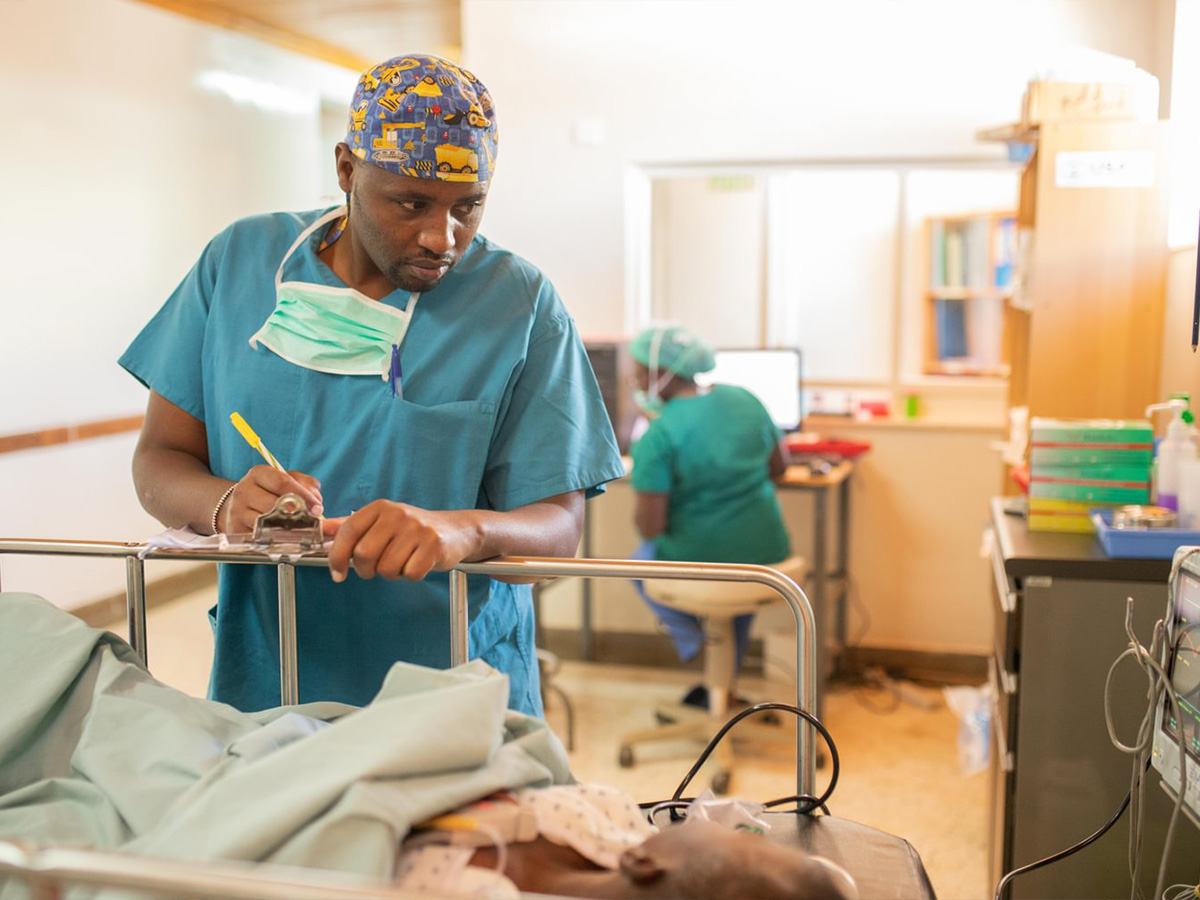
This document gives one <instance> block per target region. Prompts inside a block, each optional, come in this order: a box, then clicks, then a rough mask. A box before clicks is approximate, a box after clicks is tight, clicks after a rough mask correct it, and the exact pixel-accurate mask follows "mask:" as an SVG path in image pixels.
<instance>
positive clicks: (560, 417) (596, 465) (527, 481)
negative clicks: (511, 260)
mask: <svg viewBox="0 0 1200 900" xmlns="http://www.w3.org/2000/svg"><path fill="white" fill-rule="evenodd" d="M538 302H539V304H540V305H543V306H544V307H548V308H549V309H550V310H551V311H550V313H549V314H548V315H547V316H546V317H545V318H544V319H542V320H541V322H540V323H539V324H540V326H541V327H536V326H535V328H534V329H533V331H532V332H531V336H530V340H529V347H528V350H527V355H526V358H525V361H524V365H523V366H522V367H521V369H520V371H519V373H518V374H517V375H516V377H515V380H514V382H513V384H512V386H511V388H510V390H509V391H508V392H507V398H506V402H505V403H504V404H503V405H502V407H501V409H500V412H499V415H498V416H497V424H496V429H495V432H494V434H493V438H492V443H491V447H490V449H489V451H488V460H487V465H486V467H485V469H484V475H483V489H484V493H485V495H486V496H487V499H488V503H489V505H490V506H491V508H492V509H496V510H500V511H502V512H503V511H507V510H512V509H516V508H517V507H519V506H525V505H527V504H529V503H534V502H536V501H538V500H544V499H546V498H547V497H553V496H555V495H556V494H563V493H567V492H569V491H579V490H584V491H587V495H588V496H589V497H590V496H594V495H595V494H597V493H599V492H600V490H601V486H602V485H603V484H604V483H605V482H607V481H613V480H614V479H617V478H620V477H622V476H623V475H624V468H623V467H622V465H621V455H620V453H619V451H618V450H617V441H616V437H615V436H614V435H613V430H612V423H611V422H610V421H609V418H608V411H607V410H606V409H605V408H604V401H603V399H602V398H601V396H600V389H599V387H597V385H596V377H595V375H593V374H592V367H591V364H590V363H589V362H588V358H587V353H586V352H585V351H584V349H583V342H582V341H581V340H580V339H579V335H578V333H577V332H576V330H575V323H574V322H573V321H571V317H570V316H569V315H567V313H566V311H565V310H564V309H562V306H561V303H560V301H559V300H558V297H557V295H556V294H554V292H553V288H551V287H549V286H547V287H545V288H543V296H540V297H539V298H538Z"/></svg>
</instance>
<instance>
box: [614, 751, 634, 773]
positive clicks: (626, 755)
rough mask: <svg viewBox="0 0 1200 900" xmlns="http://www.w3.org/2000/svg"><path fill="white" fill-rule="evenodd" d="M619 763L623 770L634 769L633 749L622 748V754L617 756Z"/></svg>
mask: <svg viewBox="0 0 1200 900" xmlns="http://www.w3.org/2000/svg"><path fill="white" fill-rule="evenodd" d="M617 763H618V765H620V767H621V768H622V769H632V768H633V748H632V747H622V748H621V752H620V753H618V754H617Z"/></svg>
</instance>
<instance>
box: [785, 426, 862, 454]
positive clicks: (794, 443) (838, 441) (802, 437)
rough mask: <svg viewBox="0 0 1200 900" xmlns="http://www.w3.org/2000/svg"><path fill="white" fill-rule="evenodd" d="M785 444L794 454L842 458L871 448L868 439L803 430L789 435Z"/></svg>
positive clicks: (789, 451)
mask: <svg viewBox="0 0 1200 900" xmlns="http://www.w3.org/2000/svg"><path fill="white" fill-rule="evenodd" d="M783 444H784V446H785V447H787V449H788V453H790V454H792V455H793V456H805V455H809V456H826V457H828V456H838V457H841V458H842V459H854V458H855V457H856V456H860V455H862V454H863V453H866V452H867V451H868V450H870V449H871V445H870V444H869V443H868V442H866V441H851V440H846V439H844V438H835V437H825V436H823V435H819V434H811V433H808V432H803V431H801V432H797V433H796V434H789V435H787V436H786V437H785V438H784V439H783Z"/></svg>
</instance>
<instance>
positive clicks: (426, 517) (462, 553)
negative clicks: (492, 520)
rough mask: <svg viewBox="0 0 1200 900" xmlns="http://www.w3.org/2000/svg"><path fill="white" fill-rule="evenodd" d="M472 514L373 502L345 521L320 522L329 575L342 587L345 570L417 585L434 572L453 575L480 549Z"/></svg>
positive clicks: (478, 534)
mask: <svg viewBox="0 0 1200 900" xmlns="http://www.w3.org/2000/svg"><path fill="white" fill-rule="evenodd" d="M472 512H473V511H472V510H449V511H441V510H428V509H421V508H419V507H416V506H409V505H408V504H407V503H396V502H393V501H391V500H375V501H373V502H372V503H370V504H368V505H367V506H364V507H363V508H362V509H360V510H356V511H355V512H354V513H353V514H351V515H349V516H342V517H341V518H336V519H325V520H324V531H325V536H326V537H331V536H332V537H333V539H334V540H333V546H332V547H330V548H329V572H330V574H331V575H332V576H333V580H334V581H337V582H341V581H345V580H346V574H347V572H348V570H349V567H350V566H351V565H352V564H353V566H354V571H355V572H356V573H357V574H358V576H359V577H360V578H374V577H375V576H376V575H379V576H381V577H383V578H408V579H411V580H413V581H420V580H421V579H422V578H424V577H425V576H426V575H428V574H429V573H430V572H432V571H434V570H438V571H445V570H448V569H452V568H453V567H454V566H456V565H458V564H459V563H460V562H462V561H463V560H465V559H467V558H468V557H470V556H471V555H472V554H474V553H476V552H477V551H478V549H479V542H480V533H479V528H478V527H477V523H476V522H475V521H474V520H473V518H472Z"/></svg>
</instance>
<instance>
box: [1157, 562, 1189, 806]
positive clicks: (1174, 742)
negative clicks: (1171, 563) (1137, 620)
mask: <svg viewBox="0 0 1200 900" xmlns="http://www.w3.org/2000/svg"><path fill="white" fill-rule="evenodd" d="M1176 553H1177V554H1178V555H1182V557H1183V558H1182V561H1181V562H1180V564H1179V565H1178V567H1177V571H1176V574H1175V577H1174V582H1173V585H1172V587H1173V590H1172V592H1171V593H1172V598H1173V599H1172V602H1171V603H1170V605H1169V606H1168V608H1167V615H1166V618H1164V620H1163V621H1164V623H1165V624H1166V627H1167V641H1168V647H1169V649H1170V656H1169V658H1168V662H1167V673H1168V675H1169V676H1170V679H1171V686H1172V687H1173V688H1174V689H1175V695H1176V698H1177V699H1178V701H1179V715H1178V717H1177V716H1176V715H1175V710H1174V708H1173V707H1172V706H1171V700H1170V698H1169V697H1167V696H1166V695H1165V692H1164V696H1163V702H1162V703H1161V704H1160V705H1159V708H1158V711H1157V714H1156V716H1155V722H1154V726H1155V727H1154V749H1153V753H1152V754H1151V761H1152V763H1153V765H1154V768H1156V769H1158V771H1159V774H1161V775H1162V779H1163V783H1164V784H1165V785H1166V786H1167V787H1169V788H1170V789H1171V791H1172V792H1174V793H1176V794H1178V793H1179V791H1180V789H1181V782H1183V778H1182V777H1181V774H1180V773H1181V765H1180V763H1181V762H1182V761H1181V760H1180V757H1179V735H1180V730H1181V729H1182V733H1183V744H1184V756H1185V757H1186V760H1187V766H1186V772H1187V780H1186V783H1184V784H1182V789H1183V802H1184V806H1185V808H1186V809H1187V810H1188V812H1189V813H1190V814H1191V816H1192V818H1193V819H1194V820H1195V819H1197V818H1198V817H1200V549H1197V548H1195V547H1181V548H1180V549H1179V550H1177V551H1176ZM1178 555H1177V557H1176V558H1177V559H1178V558H1179V556H1178Z"/></svg>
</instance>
